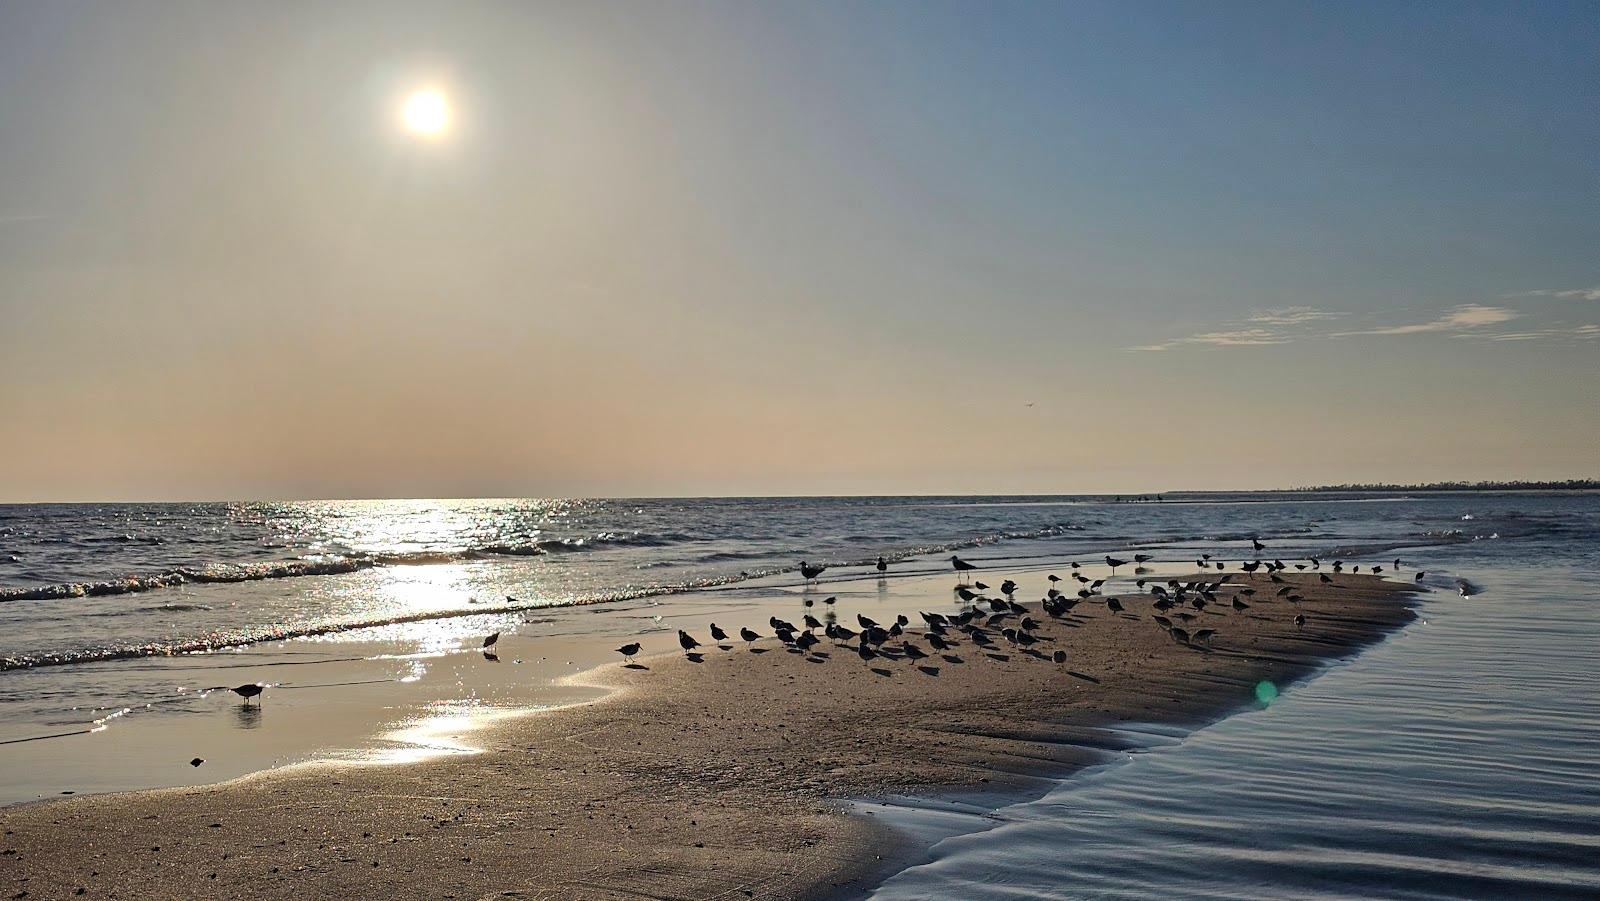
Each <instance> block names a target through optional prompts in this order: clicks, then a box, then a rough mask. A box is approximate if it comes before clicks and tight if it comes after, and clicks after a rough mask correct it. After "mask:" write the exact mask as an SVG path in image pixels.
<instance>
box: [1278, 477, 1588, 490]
mask: <svg viewBox="0 0 1600 901" xmlns="http://www.w3.org/2000/svg"><path fill="white" fill-rule="evenodd" d="M1595 489H1600V479H1567V480H1565V481H1561V482H1429V483H1427V484H1426V485H1394V484H1388V483H1385V482H1372V483H1368V484H1357V485H1316V486H1313V487H1310V488H1292V489H1290V490H1291V491H1588V490H1595Z"/></svg>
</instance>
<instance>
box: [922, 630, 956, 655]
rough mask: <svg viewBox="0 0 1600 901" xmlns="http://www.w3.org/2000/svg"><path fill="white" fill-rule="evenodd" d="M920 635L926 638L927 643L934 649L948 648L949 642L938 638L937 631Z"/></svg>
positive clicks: (945, 649)
mask: <svg viewBox="0 0 1600 901" xmlns="http://www.w3.org/2000/svg"><path fill="white" fill-rule="evenodd" d="M922 637H923V638H926V639H928V644H930V645H932V646H933V649H934V650H935V651H948V650H950V642H948V641H945V640H944V639H943V638H940V637H939V635H938V633H935V632H929V633H928V634H926V635H924V636H922Z"/></svg>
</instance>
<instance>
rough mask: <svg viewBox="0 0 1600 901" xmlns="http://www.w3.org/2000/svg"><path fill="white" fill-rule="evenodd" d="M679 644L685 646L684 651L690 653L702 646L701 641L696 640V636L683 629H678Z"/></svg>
mask: <svg viewBox="0 0 1600 901" xmlns="http://www.w3.org/2000/svg"><path fill="white" fill-rule="evenodd" d="M678 644H680V645H682V646H683V652H684V653H685V654H687V653H689V652H690V651H692V650H694V649H695V648H698V647H700V642H698V641H695V640H694V636H692V635H690V634H689V633H688V632H685V631H683V630H682V629H679V630H678Z"/></svg>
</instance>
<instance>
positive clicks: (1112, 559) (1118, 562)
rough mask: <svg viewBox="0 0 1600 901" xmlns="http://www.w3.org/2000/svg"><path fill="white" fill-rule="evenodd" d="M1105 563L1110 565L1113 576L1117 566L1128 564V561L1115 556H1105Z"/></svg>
mask: <svg viewBox="0 0 1600 901" xmlns="http://www.w3.org/2000/svg"><path fill="white" fill-rule="evenodd" d="M1106 565H1107V566H1109V567H1111V574H1112V575H1113V576H1114V575H1116V574H1117V567H1119V566H1127V565H1128V561H1126V560H1118V559H1117V558H1115V557H1107V558H1106Z"/></svg>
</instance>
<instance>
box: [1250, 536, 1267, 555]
mask: <svg viewBox="0 0 1600 901" xmlns="http://www.w3.org/2000/svg"><path fill="white" fill-rule="evenodd" d="M1250 546H1251V547H1253V548H1255V551H1256V553H1258V554H1259V553H1261V552H1262V551H1264V550H1266V549H1267V546H1266V545H1264V544H1262V543H1261V542H1259V541H1257V540H1256V539H1254V538H1252V539H1250Z"/></svg>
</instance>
